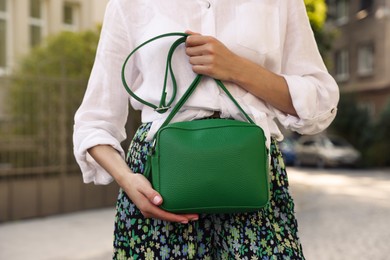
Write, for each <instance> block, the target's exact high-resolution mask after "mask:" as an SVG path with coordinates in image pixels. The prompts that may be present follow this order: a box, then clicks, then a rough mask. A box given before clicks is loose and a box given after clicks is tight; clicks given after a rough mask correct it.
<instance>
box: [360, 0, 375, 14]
mask: <svg viewBox="0 0 390 260" xmlns="http://www.w3.org/2000/svg"><path fill="white" fill-rule="evenodd" d="M373 6H374V0H360V9H359V11H360V10H367V11H368V12H370V11H371V10H372V8H373Z"/></svg>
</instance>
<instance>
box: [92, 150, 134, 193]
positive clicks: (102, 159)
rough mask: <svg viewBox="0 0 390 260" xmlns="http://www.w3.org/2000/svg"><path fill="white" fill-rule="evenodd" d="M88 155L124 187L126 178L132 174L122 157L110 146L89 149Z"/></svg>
mask: <svg viewBox="0 0 390 260" xmlns="http://www.w3.org/2000/svg"><path fill="white" fill-rule="evenodd" d="M88 153H89V154H90V155H91V156H92V157H93V158H94V159H95V161H96V162H97V163H98V164H99V165H100V166H102V167H103V168H104V169H105V170H106V171H107V172H108V173H109V174H110V175H111V176H112V177H113V178H114V179H115V181H116V182H117V183H118V184H119V186H122V185H123V179H124V177H126V178H129V176H131V175H130V174H129V173H132V172H131V170H130V168H129V167H128V166H127V164H126V162H125V161H124V160H123V158H122V156H121V155H120V154H119V153H118V151H117V150H115V149H114V148H113V147H112V146H110V145H97V146H94V147H92V148H90V149H88Z"/></svg>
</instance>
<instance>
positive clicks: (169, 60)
mask: <svg viewBox="0 0 390 260" xmlns="http://www.w3.org/2000/svg"><path fill="white" fill-rule="evenodd" d="M172 36H181V37H180V38H179V39H178V40H176V41H175V42H174V43H173V44H172V46H171V47H170V49H169V51H168V57H167V62H166V68H165V76H164V83H163V90H162V94H161V99H160V104H159V105H158V106H156V105H154V104H151V103H149V102H147V101H145V100H143V99H142V98H140V97H138V96H137V95H136V94H135V93H134V92H133V91H132V90H131V89H130V87H129V86H128V85H127V83H126V78H125V70H126V65H127V63H128V61H129V59H130V57H132V56H133V55H134V53H135V52H136V51H137V50H139V49H140V48H142V47H143V46H145V45H146V44H148V43H150V42H152V41H155V40H158V39H160V38H164V37H172ZM188 36H189V34H187V33H181V32H174V33H167V34H161V35H158V36H156V37H154V38H151V39H149V40H147V41H145V42H144V43H142V44H140V45H139V46H138V47H136V48H135V49H134V50H133V51H132V52H131V53H130V54H129V55H128V56H127V58H126V60H125V62H124V63H123V66H122V83H123V85H124V87H125V89H126V90H127V92H128V93H129V94H130V95H131V96H132V97H133V98H134V99H136V100H137V101H139V102H141V103H142V104H144V105H146V106H149V107H151V108H153V109H154V110H155V111H156V112H158V113H165V112H166V111H168V109H169V108H170V106H171V104H172V102H173V101H174V99H175V97H176V92H177V83H176V78H175V75H174V73H173V69H172V56H173V53H174V51H175V50H176V48H177V47H178V46H179V45H180V44H182V43H184V42H185V41H186V39H187V37H188ZM168 74H169V76H170V78H171V81H172V89H173V93H172V97H171V99H170V100H169V102H166V96H167V93H166V87H167V81H168ZM202 77H203V76H202V75H200V74H197V75H196V77H195V79H194V80H193V81H192V83H191V85H190V86H189V87H188V89H187V91H186V92H185V93H184V94H183V96H182V97H181V98H180V100H179V101H178V102H177V103H176V105H175V106H174V107H173V108H172V111H171V112H170V114H169V115H168V117H167V118H166V120H165V121H164V123H163V124H162V126H161V127H164V126H166V125H168V124H169V123H170V122H171V120H172V118H173V117H174V116H175V115H176V113H177V112H178V111H179V110H180V108H181V107H182V106H183V105H184V103H185V102H186V101H187V99H188V98H189V97H190V96H191V94H192V93H193V92H194V90H195V89H196V87H197V86H198V85H199V83H200V81H201V79H202ZM214 80H215V82H216V83H217V85H218V86H219V87H220V88H221V89H222V90H223V91H224V92H225V93H226V95H227V96H228V97H229V98H230V99H231V101H232V102H233V103H234V104H235V106H236V107H237V108H238V109H239V110H240V112H241V113H242V114H243V115H244V116H245V118H246V119H247V120H248V122H249V123H251V124H255V123H254V122H253V120H252V119H251V118H250V117H249V116H248V114H247V113H246V112H245V111H244V109H242V107H241V106H240V105H239V104H238V102H237V101H236V100H235V98H234V97H233V96H232V95H231V94H230V92H229V91H228V89H227V88H226V87H225V85H224V84H223V83H222V81H221V80H218V79H214Z"/></svg>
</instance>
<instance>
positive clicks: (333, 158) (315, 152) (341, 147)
mask: <svg viewBox="0 0 390 260" xmlns="http://www.w3.org/2000/svg"><path fill="white" fill-rule="evenodd" d="M295 152H296V158H295V165H296V166H300V165H313V166H317V167H318V168H324V167H336V166H355V165H356V163H357V162H358V160H359V158H360V153H359V151H357V150H356V149H355V148H354V147H352V145H351V144H349V143H348V142H347V141H346V140H344V139H343V138H341V137H337V136H326V135H314V136H302V137H301V138H299V139H298V141H297V144H296V146H295Z"/></svg>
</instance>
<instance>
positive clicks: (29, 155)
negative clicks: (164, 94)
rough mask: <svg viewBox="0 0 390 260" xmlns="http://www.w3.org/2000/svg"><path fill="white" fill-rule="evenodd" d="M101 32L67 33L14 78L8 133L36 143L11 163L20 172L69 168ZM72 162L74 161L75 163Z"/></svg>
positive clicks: (36, 50)
mask: <svg viewBox="0 0 390 260" xmlns="http://www.w3.org/2000/svg"><path fill="white" fill-rule="evenodd" d="M98 38H99V30H95V31H86V32H62V33H60V34H58V35H55V36H52V37H49V38H48V39H47V40H46V41H45V42H44V43H43V44H41V45H39V46H37V47H35V48H34V49H33V50H32V51H31V52H30V53H29V54H28V55H27V56H26V57H25V58H24V59H23V60H21V62H20V65H19V67H18V69H17V70H16V71H15V72H14V74H13V75H12V79H13V83H12V86H11V88H10V90H9V98H8V101H7V102H8V104H7V105H8V106H7V107H8V112H9V116H10V118H11V120H12V124H11V127H10V129H9V130H8V131H9V132H10V134H11V135H12V136H13V138H14V140H25V142H28V143H30V144H31V143H35V144H36V147H35V148H34V149H30V150H28V151H27V150H26V152H25V153H24V154H22V153H19V154H18V156H14V157H12V158H11V159H12V160H11V162H10V163H11V164H12V165H14V166H15V167H33V166H49V165H64V164H67V161H68V160H71V154H72V153H71V149H69V147H72V143H71V142H72V140H71V136H72V134H71V133H72V126H73V117H74V113H75V111H76V109H77V107H78V106H79V105H80V102H81V99H82V97H83V94H84V92H85V87H86V85H87V81H88V76H89V74H90V72H91V68H92V65H93V61H94V56H95V52H96V47H97V43H98ZM72 159H73V158H72Z"/></svg>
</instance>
